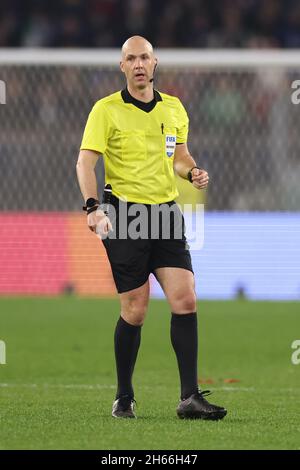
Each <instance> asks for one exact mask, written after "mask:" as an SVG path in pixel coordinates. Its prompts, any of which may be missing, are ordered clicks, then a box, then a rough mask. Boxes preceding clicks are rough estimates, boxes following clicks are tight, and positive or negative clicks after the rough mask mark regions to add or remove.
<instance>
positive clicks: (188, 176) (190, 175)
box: [187, 166, 202, 183]
mask: <svg viewBox="0 0 300 470" xmlns="http://www.w3.org/2000/svg"><path fill="white" fill-rule="evenodd" d="M195 168H197V169H198V170H202V168H199V167H198V166H193V168H191V169H190V171H189V172H188V174H187V179H188V180H189V182H190V183H192V182H193V180H192V171H193V170H194V169H195Z"/></svg>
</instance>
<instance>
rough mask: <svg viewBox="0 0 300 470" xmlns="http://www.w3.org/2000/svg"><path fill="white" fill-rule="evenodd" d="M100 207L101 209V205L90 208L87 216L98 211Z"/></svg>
mask: <svg viewBox="0 0 300 470" xmlns="http://www.w3.org/2000/svg"><path fill="white" fill-rule="evenodd" d="M98 207H99V204H96V205H95V206H93V207H90V208H88V209H87V211H86V215H89V214H91V213H92V212H95V211H96V210H97V209H98Z"/></svg>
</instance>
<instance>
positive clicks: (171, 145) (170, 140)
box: [166, 134, 176, 157]
mask: <svg viewBox="0 0 300 470" xmlns="http://www.w3.org/2000/svg"><path fill="white" fill-rule="evenodd" d="M175 148H176V136H175V135H171V134H166V154H167V156H168V157H173V155H174V152H175Z"/></svg>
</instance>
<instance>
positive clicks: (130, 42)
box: [122, 36, 153, 59]
mask: <svg viewBox="0 0 300 470" xmlns="http://www.w3.org/2000/svg"><path fill="white" fill-rule="evenodd" d="M141 51H144V52H148V54H150V55H151V56H153V47H152V44H151V43H150V42H149V41H147V39H145V38H143V36H131V38H128V39H127V41H125V42H124V44H123V46H122V59H124V58H125V57H126V55H127V54H130V53H134V54H136V53H141Z"/></svg>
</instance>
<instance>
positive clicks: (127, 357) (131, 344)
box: [114, 317, 141, 398]
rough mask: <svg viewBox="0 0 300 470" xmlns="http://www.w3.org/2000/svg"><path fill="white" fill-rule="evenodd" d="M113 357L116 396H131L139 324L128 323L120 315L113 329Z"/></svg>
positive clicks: (138, 338) (139, 333)
mask: <svg viewBox="0 0 300 470" xmlns="http://www.w3.org/2000/svg"><path fill="white" fill-rule="evenodd" d="M114 341H115V357H116V368H117V377H118V390H117V395H116V398H119V397H120V396H121V395H129V396H130V397H132V398H133V396H134V392H133V387H132V381H131V380H132V374H133V370H134V366H135V361H136V358H137V353H138V350H139V347H140V342H141V326H135V325H130V324H129V323H127V322H126V321H125V320H124V319H123V318H122V317H120V318H119V320H118V322H117V325H116V329H115V336H114Z"/></svg>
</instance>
